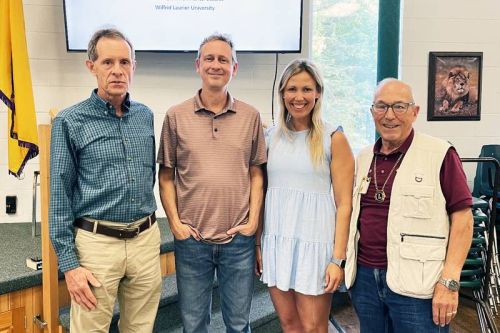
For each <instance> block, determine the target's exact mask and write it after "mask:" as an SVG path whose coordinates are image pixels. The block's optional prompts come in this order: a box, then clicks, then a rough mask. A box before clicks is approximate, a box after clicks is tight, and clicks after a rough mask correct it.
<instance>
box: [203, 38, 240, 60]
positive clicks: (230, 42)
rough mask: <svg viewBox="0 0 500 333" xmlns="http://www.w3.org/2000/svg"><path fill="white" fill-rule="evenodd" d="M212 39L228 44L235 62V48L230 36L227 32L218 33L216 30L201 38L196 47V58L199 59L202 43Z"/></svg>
mask: <svg viewBox="0 0 500 333" xmlns="http://www.w3.org/2000/svg"><path fill="white" fill-rule="evenodd" d="M214 40H220V41H221V42H225V43H227V44H228V45H229V47H231V54H232V57H233V63H235V64H237V63H238V59H237V58H236V50H235V48H234V43H233V41H232V39H231V37H230V36H229V35H227V34H223V33H218V32H216V33H213V34H211V35H210V36H208V37H205V39H203V41H202V42H201V44H200V47H199V48H198V55H197V56H196V60H199V59H200V55H201V48H202V47H203V45H205V44H207V43H208V42H212V41H214Z"/></svg>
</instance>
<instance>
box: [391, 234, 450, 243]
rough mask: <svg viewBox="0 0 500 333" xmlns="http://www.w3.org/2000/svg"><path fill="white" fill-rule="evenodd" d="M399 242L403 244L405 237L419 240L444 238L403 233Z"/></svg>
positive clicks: (442, 237) (441, 237)
mask: <svg viewBox="0 0 500 333" xmlns="http://www.w3.org/2000/svg"><path fill="white" fill-rule="evenodd" d="M400 235H401V242H404V239H405V236H408V237H421V238H434V239H446V237H444V236H430V235H418V234H406V233H404V232H402V233H400Z"/></svg>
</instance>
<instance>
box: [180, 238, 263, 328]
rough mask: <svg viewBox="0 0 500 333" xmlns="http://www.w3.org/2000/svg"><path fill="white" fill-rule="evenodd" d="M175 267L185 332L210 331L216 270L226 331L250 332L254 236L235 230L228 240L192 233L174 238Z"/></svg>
mask: <svg viewBox="0 0 500 333" xmlns="http://www.w3.org/2000/svg"><path fill="white" fill-rule="evenodd" d="M174 250H175V269H176V274H177V288H178V291H179V305H180V309H181V317H182V323H183V325H184V332H189V333H191V332H196V333H199V332H208V325H209V324H210V312H211V305H212V289H213V282H214V273H215V272H217V281H218V284H219V287H218V289H219V294H220V300H221V310H222V317H223V319H224V323H225V324H226V331H227V332H245V333H246V332H250V322H249V316H250V305H251V302H252V294H253V287H254V265H255V236H249V237H248V236H243V235H240V234H236V235H235V236H234V238H233V240H232V241H231V242H229V243H227V244H208V243H203V242H201V241H200V242H199V241H197V240H195V239H194V238H192V237H189V238H188V239H186V240H175V241H174Z"/></svg>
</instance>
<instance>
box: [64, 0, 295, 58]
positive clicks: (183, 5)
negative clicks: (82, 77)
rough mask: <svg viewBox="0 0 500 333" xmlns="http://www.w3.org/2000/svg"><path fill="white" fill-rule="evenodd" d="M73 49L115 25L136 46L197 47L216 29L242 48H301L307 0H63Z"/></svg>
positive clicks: (283, 50) (160, 49)
mask: <svg viewBox="0 0 500 333" xmlns="http://www.w3.org/2000/svg"><path fill="white" fill-rule="evenodd" d="M64 13H65V25H66V45H67V48H68V51H85V50H86V49H87V43H88V41H89V39H90V37H91V36H92V34H93V32H94V31H95V30H97V29H100V28H106V27H115V28H118V29H120V30H121V31H123V32H124V33H125V34H126V35H127V36H128V37H129V38H130V40H131V41H132V43H133V44H134V47H135V48H136V50H137V51H153V52H193V51H197V50H198V46H199V44H200V42H201V41H202V39H203V38H204V37H206V36H207V35H210V34H211V33H214V32H221V33H227V34H229V35H230V36H231V37H232V39H233V41H234V42H235V45H236V49H237V50H238V51H243V52H280V53H286V52H289V53H299V52H300V51H301V39H302V24H301V23H302V0H64Z"/></svg>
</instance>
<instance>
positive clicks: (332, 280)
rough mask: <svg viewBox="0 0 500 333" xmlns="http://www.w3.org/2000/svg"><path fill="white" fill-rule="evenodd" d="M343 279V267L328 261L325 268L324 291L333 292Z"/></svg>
mask: <svg viewBox="0 0 500 333" xmlns="http://www.w3.org/2000/svg"><path fill="white" fill-rule="evenodd" d="M343 281H344V269H343V268H340V267H339V266H337V265H335V264H333V263H330V264H329V265H328V267H327V268H326V274H325V292H327V293H333V292H334V291H335V290H337V289H338V288H339V287H340V284H341V283H342V282H343Z"/></svg>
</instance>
